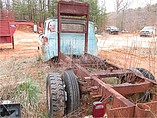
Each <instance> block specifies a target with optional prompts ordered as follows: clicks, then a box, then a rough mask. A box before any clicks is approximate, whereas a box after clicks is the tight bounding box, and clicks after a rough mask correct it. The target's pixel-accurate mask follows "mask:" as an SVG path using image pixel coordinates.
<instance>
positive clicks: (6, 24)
mask: <svg viewBox="0 0 157 118" xmlns="http://www.w3.org/2000/svg"><path fill="white" fill-rule="evenodd" d="M14 21H15V18H14V12H13V11H8V10H1V11H0V23H1V25H0V43H12V46H13V48H14V37H13V34H14V33H15V30H16V26H15V23H14Z"/></svg>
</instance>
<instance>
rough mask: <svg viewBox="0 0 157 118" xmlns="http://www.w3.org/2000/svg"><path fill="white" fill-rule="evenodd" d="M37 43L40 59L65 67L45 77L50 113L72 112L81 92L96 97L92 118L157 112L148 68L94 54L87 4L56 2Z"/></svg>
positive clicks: (156, 96)
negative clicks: (127, 65)
mask: <svg viewBox="0 0 157 118" xmlns="http://www.w3.org/2000/svg"><path fill="white" fill-rule="evenodd" d="M39 45H40V49H41V51H42V56H43V60H44V61H49V60H53V62H57V63H58V65H59V66H62V67H64V68H65V69H64V71H63V72H62V73H59V72H55V73H54V72H50V73H48V76H47V79H46V98H47V108H48V113H49V115H50V117H63V116H64V115H67V114H69V113H71V112H74V111H76V110H77V109H78V108H79V107H80V103H81V97H82V96H83V95H84V94H88V95H89V96H90V97H91V99H93V101H94V102H93V104H91V105H92V106H93V109H92V115H93V117H94V118H96V117H97V118H100V117H103V116H104V115H105V114H106V115H107V117H108V118H111V117H112V118H113V117H123V118H126V117H128V118H132V117H156V116H157V82H156V79H155V77H154V76H153V75H152V74H151V72H149V71H148V70H146V69H144V68H136V67H135V68H131V69H125V68H121V67H119V66H117V65H115V64H113V63H110V62H108V61H106V60H104V59H101V58H99V57H98V56H97V39H96V38H95V35H94V27H93V23H92V22H91V21H89V4H88V3H86V2H74V1H68V2H67V1H59V2H58V9H57V19H49V20H46V21H45V23H44V34H42V35H40V36H39ZM58 115H59V116H58Z"/></svg>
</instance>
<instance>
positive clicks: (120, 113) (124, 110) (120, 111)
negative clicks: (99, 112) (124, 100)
mask: <svg viewBox="0 0 157 118" xmlns="http://www.w3.org/2000/svg"><path fill="white" fill-rule="evenodd" d="M134 109H135V106H131V107H119V108H113V109H109V110H108V111H107V117H108V118H133V116H134V111H135V110H134Z"/></svg>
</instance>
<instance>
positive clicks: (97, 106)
mask: <svg viewBox="0 0 157 118" xmlns="http://www.w3.org/2000/svg"><path fill="white" fill-rule="evenodd" d="M105 112H106V104H104V103H102V102H94V103H93V111H92V115H93V118H102V117H103V116H104V114H105Z"/></svg>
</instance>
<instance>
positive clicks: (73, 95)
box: [63, 70, 80, 114]
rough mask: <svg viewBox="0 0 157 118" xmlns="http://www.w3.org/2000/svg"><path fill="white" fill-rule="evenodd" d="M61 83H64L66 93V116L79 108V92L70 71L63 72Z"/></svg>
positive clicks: (75, 80) (75, 77) (73, 75)
mask: <svg viewBox="0 0 157 118" xmlns="http://www.w3.org/2000/svg"><path fill="white" fill-rule="evenodd" d="M63 81H64V83H65V91H66V92H67V101H66V102H65V103H66V108H65V113H66V114H68V113H71V112H73V111H75V110H77V109H78V107H79V106H80V90H79V85H78V82H77V76H76V75H75V74H74V72H73V71H72V70H67V71H65V72H64V74H63Z"/></svg>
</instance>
